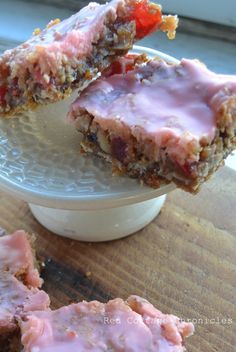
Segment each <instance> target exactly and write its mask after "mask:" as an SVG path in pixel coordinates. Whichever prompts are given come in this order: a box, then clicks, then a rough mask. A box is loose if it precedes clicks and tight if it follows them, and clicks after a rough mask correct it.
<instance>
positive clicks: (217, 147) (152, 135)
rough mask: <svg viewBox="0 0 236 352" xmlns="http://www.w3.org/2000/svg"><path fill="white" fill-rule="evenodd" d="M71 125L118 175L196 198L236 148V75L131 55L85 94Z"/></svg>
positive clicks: (85, 146) (199, 65) (71, 114)
mask: <svg viewBox="0 0 236 352" xmlns="http://www.w3.org/2000/svg"><path fill="white" fill-rule="evenodd" d="M132 63H133V64H132ZM69 119H70V120H71V121H72V122H73V123H74V126H75V128H77V129H78V130H79V131H80V132H82V133H83V135H84V138H83V141H82V144H81V145H82V148H83V150H84V151H85V152H88V153H93V154H95V155H98V156H102V157H103V158H105V159H106V160H108V161H109V162H111V163H112V165H113V169H115V171H116V170H118V171H119V172H122V173H124V174H127V175H129V176H131V177H135V178H138V179H140V180H141V181H142V182H144V183H145V184H147V185H149V186H151V187H154V188H158V187H160V185H161V184H162V183H169V182H174V183H176V184H177V185H178V186H179V187H181V188H183V189H185V190H187V191H189V192H192V193H195V192H196V191H198V190H199V186H200V185H201V184H202V183H203V182H204V181H205V180H206V179H208V177H209V176H210V175H211V174H212V173H213V172H215V171H216V169H218V167H219V166H220V165H222V164H223V160H224V158H226V157H227V155H228V154H230V153H231V152H232V150H233V149H234V148H235V147H236V76H227V75H219V74H216V73H213V72H211V71H210V70H208V69H207V68H206V66H205V65H204V64H202V63H200V62H199V61H197V60H187V59H183V60H181V62H180V63H179V64H172V63H167V62H164V61H162V60H159V59H153V60H148V59H147V57H145V55H144V56H141V57H133V56H131V57H128V58H127V59H126V60H124V59H123V62H122V63H121V62H120V61H119V62H117V63H116V64H113V66H112V67H111V69H110V70H109V71H108V72H106V74H105V75H104V77H101V78H99V79H98V80H97V81H96V82H94V83H92V84H91V85H90V86H89V87H88V88H87V89H86V90H85V91H83V92H82V93H81V95H80V96H79V97H78V99H77V100H76V101H75V102H74V103H73V104H72V105H71V108H70V112H69Z"/></svg>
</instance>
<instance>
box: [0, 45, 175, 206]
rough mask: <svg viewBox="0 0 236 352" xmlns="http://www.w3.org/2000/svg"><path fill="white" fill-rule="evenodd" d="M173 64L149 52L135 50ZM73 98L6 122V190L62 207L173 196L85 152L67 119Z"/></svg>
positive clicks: (2, 123) (0, 171)
mask: <svg viewBox="0 0 236 352" xmlns="http://www.w3.org/2000/svg"><path fill="white" fill-rule="evenodd" d="M134 51H135V52H136V53H141V52H146V53H148V54H149V56H150V57H152V56H154V55H155V56H159V57H161V58H164V59H166V60H168V61H172V62H175V61H176V60H175V59H173V58H171V57H168V56H166V55H165V54H162V53H160V52H157V51H154V50H150V49H148V48H142V47H135V48H134ZM75 97H76V93H75V94H74V96H72V97H71V98H70V99H67V100H65V101H62V102H59V103H56V104H51V105H48V106H45V107H40V108H39V109H37V110H36V111H34V112H30V113H27V114H23V115H20V116H18V117H14V118H10V119H0V187H1V189H3V190H5V191H7V192H10V193H12V194H14V195H15V196H18V197H20V198H21V199H24V200H26V201H28V202H31V203H35V204H40V205H43V206H46V207H55V208H61V209H97V208H106V207H114V206H121V205H125V204H132V203H136V202H140V201H144V200H147V199H151V198H154V197H158V196H159V195H161V194H164V193H167V192H169V191H170V190H171V189H173V187H174V186H173V185H167V186H162V187H161V188H160V189H157V190H153V189H151V188H149V187H146V186H141V185H140V183H139V182H138V181H136V180H133V179H130V178H128V177H125V176H119V177H118V176H115V177H114V176H112V173H111V167H110V165H108V164H106V163H105V162H104V161H103V160H101V159H99V158H96V157H92V156H82V155H81V154H80V153H79V149H80V148H79V144H80V135H79V133H78V132H77V131H75V129H74V128H73V126H71V125H70V124H69V123H68V121H67V120H66V114H67V111H68V108H69V104H70V103H71V102H72V101H73V100H74V99H75Z"/></svg>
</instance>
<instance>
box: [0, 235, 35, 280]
mask: <svg viewBox="0 0 236 352" xmlns="http://www.w3.org/2000/svg"><path fill="white" fill-rule="evenodd" d="M0 271H9V272H10V273H11V274H12V275H18V276H20V275H22V276H23V277H24V278H25V283H26V284H27V285H29V286H32V287H41V285H42V279H41V278H40V277H39V272H38V270H37V269H35V268H34V256H33V254H32V248H31V246H30V243H29V240H28V236H27V234H26V233H25V232H24V231H21V230H19V231H16V232H14V233H13V234H12V235H7V236H2V237H0Z"/></svg>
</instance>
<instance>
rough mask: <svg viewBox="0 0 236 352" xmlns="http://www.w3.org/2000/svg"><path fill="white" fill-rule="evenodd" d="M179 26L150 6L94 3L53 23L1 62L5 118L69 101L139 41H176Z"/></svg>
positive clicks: (125, 0) (127, 0)
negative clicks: (160, 37) (159, 37)
mask: <svg viewBox="0 0 236 352" xmlns="http://www.w3.org/2000/svg"><path fill="white" fill-rule="evenodd" d="M177 24H178V19H177V17H176V16H163V15H162V12H161V7H160V6H159V5H157V4H154V3H150V2H149V1H148V0H112V1H111V2H109V3H106V4H103V5H99V4H97V3H94V2H93V3H90V4H89V5H88V6H86V7H84V8H83V9H82V10H81V11H79V12H78V13H77V14H75V15H73V16H72V17H70V18H68V19H66V20H64V21H63V22H60V21H59V20H54V21H51V22H50V23H49V25H48V26H47V28H46V29H45V30H43V31H42V32H40V30H39V29H36V30H35V32H34V34H35V35H34V36H33V37H32V38H31V39H30V40H28V41H27V42H25V43H23V44H21V45H20V46H18V47H16V48H15V49H12V50H7V51H6V52H5V53H3V55H2V56H1V57H0V114H3V115H4V114H8V115H12V114H15V113H17V112H21V111H22V110H27V109H31V108H34V107H36V106H37V105H39V104H46V103H51V102H56V101H58V100H61V99H63V98H65V97H67V96H69V95H70V94H71V92H72V91H73V89H75V88H80V89H81V88H82V87H84V86H85V85H86V84H88V83H90V82H91V81H92V79H93V78H95V77H96V76H97V74H98V73H100V72H102V71H103V70H104V69H105V68H107V67H108V66H109V65H110V63H111V62H112V61H113V60H114V59H115V58H117V57H119V56H122V55H125V54H126V53H127V51H128V50H129V49H130V48H132V45H133V43H134V41H136V40H138V39H141V38H143V37H145V36H146V35H148V34H150V33H151V32H153V31H155V30H158V29H160V30H162V31H166V32H168V35H169V37H170V38H172V37H174V35H175V30H176V27H177Z"/></svg>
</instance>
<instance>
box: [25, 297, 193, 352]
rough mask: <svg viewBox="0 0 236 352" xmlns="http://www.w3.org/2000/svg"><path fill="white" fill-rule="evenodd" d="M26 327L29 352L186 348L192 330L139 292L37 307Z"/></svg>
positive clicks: (131, 351)
mask: <svg viewBox="0 0 236 352" xmlns="http://www.w3.org/2000/svg"><path fill="white" fill-rule="evenodd" d="M134 302H135V303H134ZM133 306H134V307H133ZM184 324H185V325H184ZM186 326H187V327H188V329H186ZM21 329H22V343H23V345H24V352H33V351H37V352H68V351H70V352H78V351H80V352H85V351H92V352H101V351H113V352H122V351H123V352H124V351H129V352H144V351H149V352H154V351H155V352H182V351H184V347H183V344H182V343H183V338H184V337H187V336H189V335H191V334H192V333H193V326H192V324H186V323H181V322H180V321H179V319H178V318H177V317H175V316H172V315H164V314H162V313H161V312H159V311H158V310H156V309H155V308H154V307H153V306H152V305H151V304H150V303H148V302H147V301H144V300H143V299H141V298H139V297H137V296H135V297H130V298H129V300H128V301H127V302H124V301H123V300H121V299H115V300H112V301H109V302H108V303H107V304H102V303H99V302H97V301H93V302H90V303H87V302H81V303H78V304H72V305H70V306H67V307H63V308H61V309H59V310H56V311H45V312H35V313H33V314H31V315H28V317H27V320H26V321H22V323H21Z"/></svg>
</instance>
